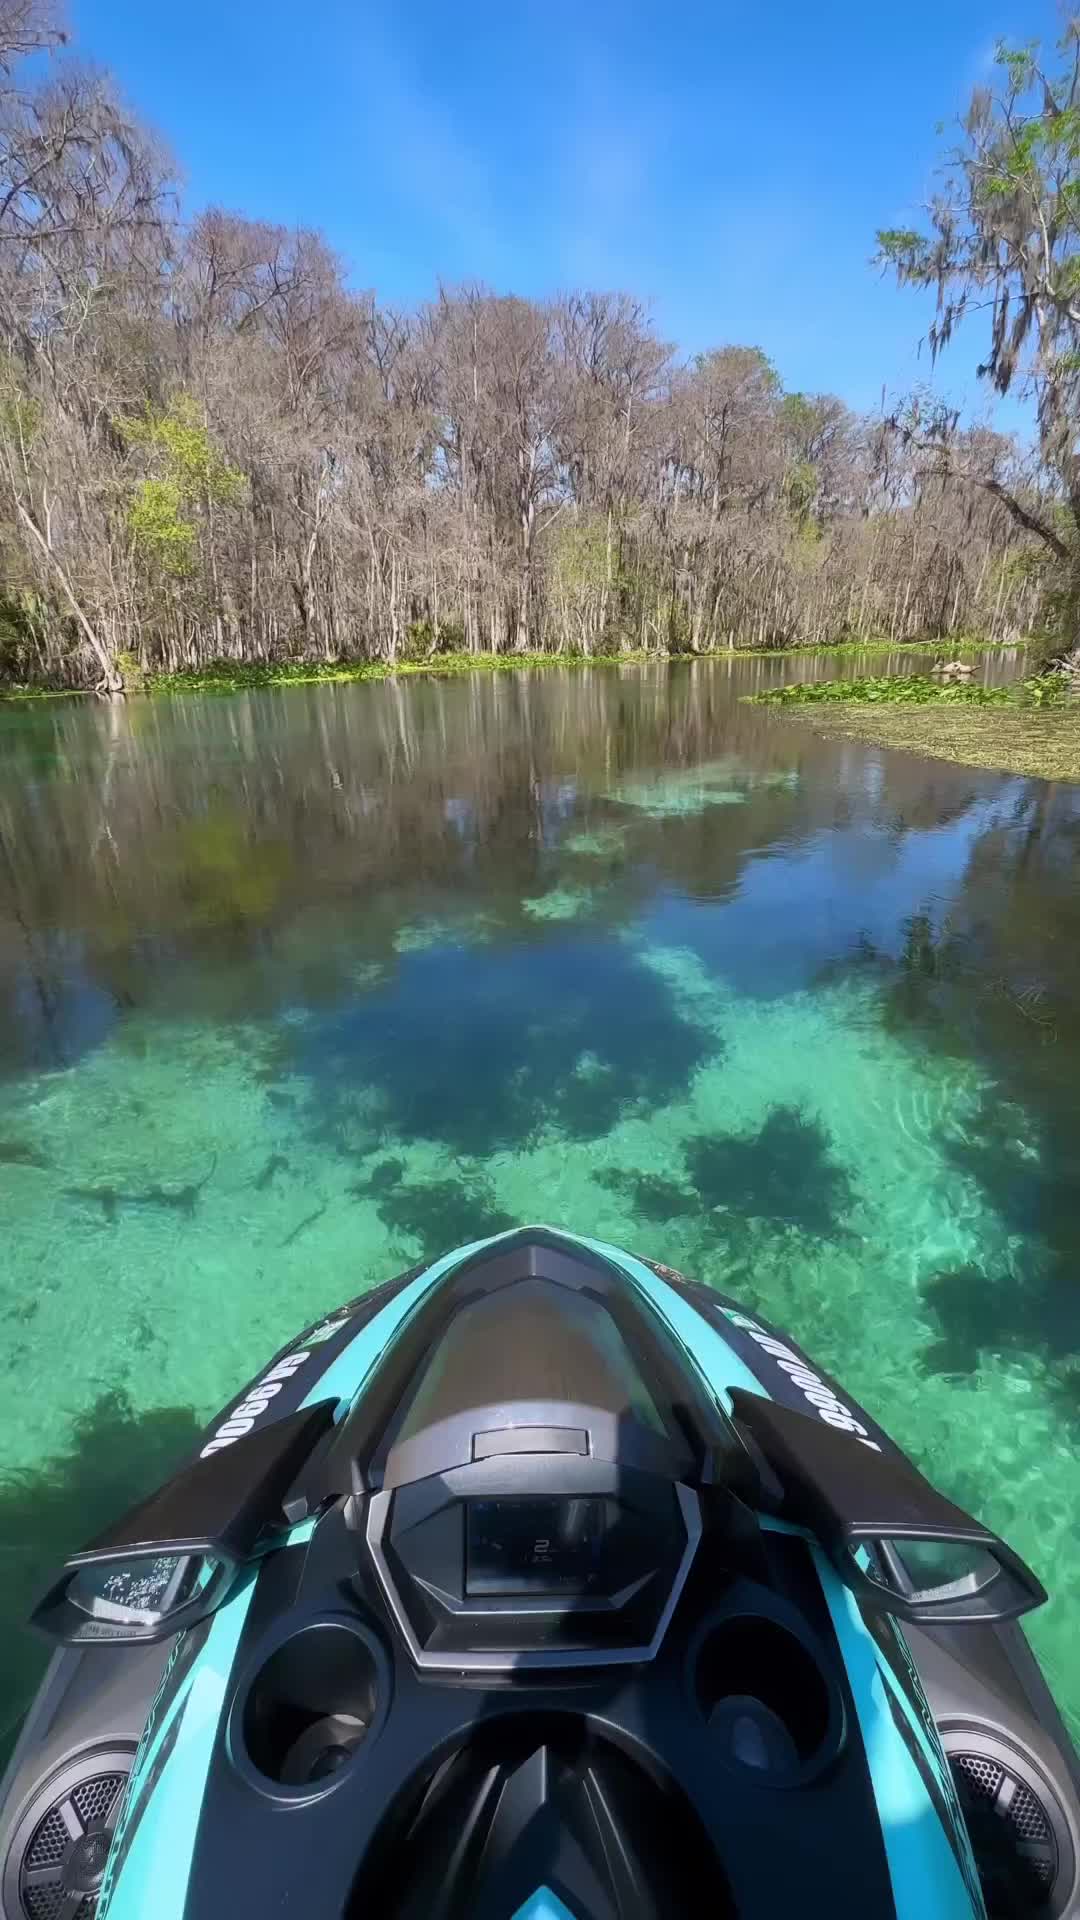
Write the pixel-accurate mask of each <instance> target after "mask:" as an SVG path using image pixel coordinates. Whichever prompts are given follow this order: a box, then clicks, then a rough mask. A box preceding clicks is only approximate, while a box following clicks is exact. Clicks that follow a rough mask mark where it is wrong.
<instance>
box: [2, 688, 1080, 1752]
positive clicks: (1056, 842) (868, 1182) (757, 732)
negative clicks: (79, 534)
mask: <svg viewBox="0 0 1080 1920" xmlns="http://www.w3.org/2000/svg"><path fill="white" fill-rule="evenodd" d="M867 664H868V665H869V664H870V663H869V662H868V663H867ZM901 664H903V660H902V658H898V659H897V660H896V661H893V660H890V661H889V662H888V665H889V666H890V667H893V666H895V665H901ZM787 670H788V669H786V668H785V667H784V666H782V665H781V664H779V663H775V662H771V661H747V662H736V663H734V664H729V663H727V662H718V663H706V662H698V663H696V664H694V665H677V666H672V667H665V666H658V667H656V668H649V669H642V668H627V669H620V670H601V671H598V672H596V673H593V674H591V675H590V674H586V673H583V672H581V671H572V672H568V673H560V672H557V671H553V670H549V671H547V672H545V673H543V674H539V675H537V674H533V675H525V676H514V675H501V676H484V675H478V676H477V677H476V678H475V679H474V680H468V681H466V680H453V681H450V682H446V683H440V682H434V681H431V682H423V681H412V682H408V683H405V684H401V685H394V684H391V683H387V684H384V685H379V686H371V687H365V686H358V687H321V688H311V689H305V690H294V691H290V692H287V693H276V694H275V693H264V694H249V695H238V696H231V697H228V698H219V699H214V698H203V699H197V698H192V699H178V700H174V701H171V702H163V701H162V702H154V703H150V702H139V701H136V700H133V701H131V702H129V703H128V704H127V705H126V706H125V707H123V708H120V709H115V710H114V709H112V708H107V707H102V706H94V705H90V704H85V705H83V704H77V703H74V702H73V703H71V704H65V703H53V702H50V703H47V704H45V705H42V706H37V707H26V708H21V709H16V708H11V707H8V708H3V707H0V995H2V1004H0V1196H2V1204H3V1214H2V1218H3V1224H4V1242H3V1245H4V1256H3V1262H2V1267H0V1324H2V1327H3V1339H2V1342H0V1463H2V1466H3V1469H4V1477H3V1479H2V1481H0V1555H2V1557H3V1567H4V1579H3V1581H2V1583H0V1594H2V1601H0V1606H2V1608H3V1610H4V1618H3V1622H2V1624H4V1625H7V1624H8V1623H9V1622H13V1621H14V1620H15V1619H16V1618H17V1617H19V1615H20V1614H21V1613H23V1612H25V1610H26V1607H27V1606H28V1604H29V1602H30V1600H31V1598H32V1596H33V1594H34V1593H35V1591H36V1589H37V1588H38V1587H39V1586H40V1585H41V1583H42V1581H43V1580H44V1578H45V1577H46V1576H47V1574H48V1573H49V1571H50V1570H51V1568H52V1566H53V1564H54V1562H55V1560H56V1559H57V1558H59V1557H60V1556H61V1554H62V1553H63V1552H64V1551H65V1550H66V1549H68V1548H70V1547H74V1546H76V1545H79V1544H82V1543H83V1542H84V1541H85V1540H86V1539H87V1538H88V1537H89V1536H91V1535H92V1534H93V1533H94V1532H95V1531H96V1530H98V1529H99V1528H100V1527H101V1526H103V1525H104V1524H105V1523H106V1522H107V1521H108V1520H109V1519H110V1518H111V1517H112V1516H113V1515H114V1514H115V1513H116V1511H117V1510H118V1509H119V1507H120V1506H122V1505H123V1504H125V1503H126V1502H127V1501H129V1500H130V1499H132V1498H134V1497H135V1496H136V1495H137V1494H138V1493H139V1492H140V1491H142V1489H143V1487H144V1486H145V1485H146V1484H147V1483H148V1482H153V1481H154V1480H155V1479H156V1478H158V1477H160V1475H161V1474H162V1473H163V1472H164V1471H166V1469H167V1468H168V1466H169V1465H170V1464H171V1463H172V1462H173V1461H174V1460H175V1459H177V1458H178V1457H179V1456H180V1455H181V1454H183V1453H184V1451H185V1450H186V1449H187V1447H188V1446H189V1445H190V1443H191V1440H192V1439H193V1437H194V1435H195V1433H196V1432H197V1430H198V1428H199V1427H200V1426H201V1424H202V1423H204V1422H205V1421H207V1420H208V1419H209V1418H210V1416H211V1415H212V1414H213V1413H214V1411H215V1409H216V1408H217V1406H218V1405H219V1404H220V1403H221V1402H222V1401H223V1400H224V1399H225V1398H227V1397H228V1395H229V1394H230V1393H231V1391H232V1390H233V1389H234V1387H235V1386H236V1385H237V1384H238V1383H240V1382H241V1381H242V1380H243V1379H244V1378H245V1377H247V1376H248V1375H249V1374H250V1373H252V1372H253V1371H254V1370H255V1368H256V1367H257V1366H258V1365H259V1363H260V1362H261V1360H262V1359H263V1358H264V1356H266V1355H267V1354H268V1353H270V1352H271V1351H272V1350H273V1349H274V1348H275V1347H276V1346H278V1345H279V1344H280V1343H281V1342H282V1341H283V1339H284V1338H285V1337H286V1336H287V1335H288V1333H289V1332H290V1331H291V1330H292V1329H294V1328H295V1327H297V1326H299V1325H300V1324H302V1323H303V1322H304V1321H305V1320H309V1319H311V1318H313V1317H314V1316H315V1315H316V1314H318V1313H319V1312H320V1311H321V1310H322V1309H323V1308H325V1307H328V1306H332V1305H333V1304H334V1303H335V1302H337V1301H339V1300H341V1299H343V1298H347V1297H349V1296H351V1295H353V1294H355V1293H357V1292H358V1291H360V1290H361V1289H362V1288H363V1287H364V1286H365V1285H367V1284H369V1283H374V1282H376V1281H378V1280H380V1279H382V1278H385V1277H387V1276H388V1275H389V1274H391V1273H394V1272H396V1271H398V1270H400V1269H401V1268H402V1267H405V1266H407V1265H410V1264H412V1263H413V1262H414V1261H415V1260H417V1259H418V1258H419V1257H420V1256H421V1255H423V1254H432V1253H435V1252H437V1251H439V1250H442V1249H445V1248H447V1247H449V1246H451V1245H453V1244H455V1243H457V1242H460V1241H462V1240H464V1239H467V1238H470V1237H473V1236H475V1235H477V1234H480V1233H483V1232H484V1231H493V1230H496V1229H498V1228H501V1227H505V1226H507V1225H509V1224H511V1223H513V1222H516V1221H520V1220H535V1219H537V1218H538V1217H539V1218H541V1219H544V1220H546V1221H549V1222H552V1223H555V1224H562V1225H566V1226H569V1227H573V1228H577V1229H580V1230H582V1231H585V1232H589V1233H593V1234H596V1235H599V1236H601V1237H603V1238H605V1239H610V1240H615V1241H621V1242H624V1243H625V1244H627V1245H629V1246H631V1247H633V1248H636V1249H637V1250H639V1251H640V1252H642V1253H645V1254H647V1255H650V1256H653V1257H660V1258H662V1259H664V1260H665V1261H668V1262H670V1263H671V1264H674V1265H676V1266H678V1267H680V1268H682V1269H683V1270H684V1271H686V1272H687V1273H689V1274H691V1275H695V1276H697V1277H699V1278H701V1279H703V1280H706V1281H713V1282H715V1283H716V1284H717V1285H722V1286H724V1287H725V1288H728V1289H730V1290H731V1291H733V1292H735V1293H736V1294H738V1295H739V1296H740V1297H741V1298H742V1299H743V1300H744V1301H745V1302H746V1303H747V1304H749V1305H751V1306H758V1307H760V1309H761V1310H762V1311H764V1312H765V1313H767V1314H768V1315H770V1316H772V1317H773V1318H774V1319H776V1320H779V1321H780V1322H782V1323H783V1324H785V1325H786V1326H788V1327H790V1329H791V1330H792V1332H793V1333H795V1334H796V1335H797V1336H798V1337H799V1338H800V1339H801V1340H803V1341H804V1343H805V1344H806V1345H807V1347H808V1348H809V1349H810V1351H811V1353H812V1354H814V1355H815V1356H816V1357H817V1358H818V1359H819V1360H820V1361H821V1362H822V1363H823V1364H824V1365H826V1366H828V1367H829V1368H831V1369H833V1370H834V1371H835V1372H836V1373H838V1374H839V1376H840V1377H841V1379H842V1380H843V1381H844V1382H845V1384H846V1385H848V1386H849V1387H850V1389H851V1391H852V1393H854V1394H855V1395H857V1396H858V1397H859V1398H861V1399H862V1400H864V1401H865V1402H866V1403H867V1404H868V1405H869V1407H870V1408H871V1410H872V1411H873V1412H874V1413H875V1414H877V1415H878V1416H879V1417H880V1418H881V1419H882V1420H883V1421H884V1423H885V1424H886V1425H888V1426H889V1427H890V1428H891V1429H892V1430H893V1431H894V1432H895V1434H896V1436H897V1438H898V1439H899V1440H900V1441H901V1443H902V1444H904V1445H905V1446H907V1447H908V1448H910V1450H911V1451H912V1452H913V1453H914V1454H915V1456H916V1457H917V1458H918V1459H919V1460H920V1462H921V1463H922V1464H923V1466H924V1467H925V1468H926V1469H927V1470H928V1471H929V1472H930V1473H931V1474H932V1475H933V1476H934V1477H935V1478H936V1479H937V1480H938V1481H939V1482H940V1484H941V1485H942V1486H943V1487H944V1488H945V1489H946V1490H947V1491H949V1492H950V1493H952V1494H953V1495H954V1497H956V1498H957V1499H959V1500H960V1501H961V1502H962V1503H965V1504H968V1505H971V1506H973V1507H974V1508H975V1509H976V1510H977V1511H978V1512H980V1513H981V1514H982V1515H984V1516H985V1517H986V1518H987V1519H988V1520H989V1521H991V1522H992V1523H993V1524H994V1525H995V1526H997V1527H998V1528H999V1529H1000V1530H1002V1531H1003V1532H1004V1533H1005V1534H1006V1535H1007V1536H1008V1537H1009V1538H1010V1539H1011V1540H1012V1541H1013V1542H1014V1544H1015V1545H1016V1546H1017V1547H1018V1548H1019V1549H1020V1550H1021V1552H1023V1553H1024V1554H1025V1555H1026V1556H1027V1557H1028V1558H1029V1559H1030V1560H1031V1561H1032V1562H1033V1564H1034V1565H1035V1567H1036V1568H1037V1569H1038V1570H1039V1571H1040V1572H1041V1573H1042V1575H1043V1576H1044V1578H1045V1580H1046V1582H1047V1584H1048V1585H1049V1586H1051V1587H1052V1589H1053V1592H1054V1600H1053V1604H1052V1605H1051V1606H1050V1607H1049V1608H1047V1609H1046V1610H1045V1612H1044V1613H1043V1614H1042V1615H1039V1616H1036V1617H1035V1619H1034V1621H1033V1623H1032V1634H1033V1637H1034V1639H1035V1641H1036V1643H1037V1645H1038V1648H1039V1651H1040V1652H1041V1654H1042V1656H1043V1657H1044V1659H1045V1661H1046V1663H1047V1666H1048V1668H1049V1670H1050V1673H1051V1677H1052V1680H1053V1682H1054V1684H1055V1686H1056V1688H1057V1690H1058V1692H1059V1695H1060V1696H1061V1697H1062V1698H1063V1700H1064V1701H1065V1703H1066V1704H1067V1706H1068V1707H1069V1708H1070V1710H1071V1712H1072V1713H1073V1714H1074V1715H1080V1671H1078V1666H1077V1662H1076V1661H1075V1658H1074V1657H1073V1656H1072V1651H1071V1648H1072V1642H1073V1641H1074V1640H1075V1636H1076V1633H1077V1629H1078V1627H1080V1526H1078V1521H1080V1474H1078V1472H1077V1465H1076V1451H1077V1442H1078V1437H1080V1291H1078V1283H1077V1274H1078V1273H1080V1204H1078V1200H1077V1195H1078V1194H1080V1144H1078V1138H1080V1137H1078V1133H1077V1126H1076V1120H1077V1113H1076V1091H1075V1089H1076V1082H1077V1067H1078V1063H1080V969H1078V968H1077V965H1076V955H1077V951H1078V946H1080V894H1078V889H1077V884H1076V873H1077V853H1078V851H1080V789H1065V788H1062V789H1057V790H1055V789H1052V788H1049V787H1046V786H1044V785H1041V784H1040V783H1038V782H1030V781H1021V780H1005V779H1000V778H998V777H996V776H993V775H988V774H980V773H974V772H968V771H965V770H963V769H959V768H951V767H948V766H945V765H943V764H941V763H934V762H928V761H921V760H917V759H914V758H912V757H909V756H902V755H889V754H884V753H881V752H879V751H877V750H875V749H872V748H867V747H862V746H859V745H854V744H852V743H850V742H844V741H835V740H833V741H825V740H819V739H817V738H815V736H814V735H813V733H812V732H811V731H810V730H809V729H808V728H806V727H805V726H803V725H802V724H800V723H797V722H793V721H792V720H790V719H789V718H787V717H784V716H780V717H777V716H775V715H774V714H773V713H771V712H770V711H769V710H763V709H757V708H753V707H747V706H745V705H740V704H739V702H738V699H737V695H738V694H739V693H740V692H743V691H749V690H751V689H753V688H754V687H757V686H761V685H764V684H768V683H770V682H771V681H773V680H774V679H775V678H776V677H777V676H778V675H779V674H780V673H782V672H785V671H787ZM813 670H815V669H814V668H813V667H812V666H811V665H810V664H808V663H800V671H803V672H805V671H813ZM816 670H817V671H830V672H835V671H836V666H835V662H834V661H826V662H823V663H820V664H819V666H818V668H817V669H816ZM848 670H849V669H848V666H847V665H846V664H845V667H844V671H848ZM850 670H851V671H857V670H858V667H857V666H855V667H852V668H851V669H850ZM872 670H873V671H884V670H885V663H884V662H883V660H882V657H881V656H876V657H874V662H873V666H872ZM1005 670H1007V669H1006V668H1005V667H1003V665H1002V664H1001V663H999V662H997V661H994V662H988V661H984V662H983V663H981V667H980V671H981V672H983V673H985V674H987V675H989V674H992V673H998V672H1001V671H1005ZM36 1659H37V1654H36V1651H35V1650H34V1648H33V1646H32V1643H31V1642H29V1641H28V1640H26V1639H23V1638H22V1637H21V1636H19V1637H17V1636H15V1635H14V1634H7V1635H5V1637H4V1639H3V1641H2V1642H0V1728H2V1727H3V1726H4V1724H5V1722H7V1723H9V1724H10V1723H12V1722H13V1721H14V1720H15V1719H16V1718H17V1715H18V1713H19V1711H20V1710H21V1707H22V1706H23V1705H24V1704H25V1700H26V1696H27V1693H28V1690H29V1688H30V1687H31V1686H32V1684H33V1678H34V1674H35V1672H36V1667H35V1664H34V1663H35V1661H36Z"/></svg>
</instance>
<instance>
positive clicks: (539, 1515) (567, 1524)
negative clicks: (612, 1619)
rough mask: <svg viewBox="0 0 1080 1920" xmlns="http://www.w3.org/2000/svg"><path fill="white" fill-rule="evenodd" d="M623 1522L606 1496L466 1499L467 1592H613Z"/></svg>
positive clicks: (621, 1549)
mask: <svg viewBox="0 0 1080 1920" xmlns="http://www.w3.org/2000/svg"><path fill="white" fill-rule="evenodd" d="M624 1520H625V1516H624V1515H623V1512H622V1509H621V1507H620V1505H619V1502H618V1501H617V1500H609V1499H605V1498H599V1499H598V1498H595V1497H589V1498H583V1497H580V1496H578V1495H572V1496H563V1497H562V1498H561V1499H557V1500H551V1499H528V1500H469V1501H467V1502H466V1527H465V1535H466V1562H465V1592H466V1594H467V1595H470V1596H472V1597H473V1598H475V1599H481V1598H484V1597H495V1596H497V1595H498V1596H502V1595H506V1596H513V1595H515V1594H530V1593H588V1592H591V1591H593V1590H597V1591H599V1592H611V1591H613V1590H614V1589H615V1588H616V1587H618V1586H619V1585H621V1584H622V1578H621V1576H622V1574H623V1566H622V1563H623V1562H624V1560H625V1526H624ZM619 1536H622V1539H620V1537H619ZM631 1577H633V1576H632V1574H631Z"/></svg>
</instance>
